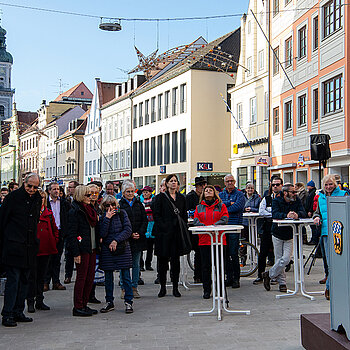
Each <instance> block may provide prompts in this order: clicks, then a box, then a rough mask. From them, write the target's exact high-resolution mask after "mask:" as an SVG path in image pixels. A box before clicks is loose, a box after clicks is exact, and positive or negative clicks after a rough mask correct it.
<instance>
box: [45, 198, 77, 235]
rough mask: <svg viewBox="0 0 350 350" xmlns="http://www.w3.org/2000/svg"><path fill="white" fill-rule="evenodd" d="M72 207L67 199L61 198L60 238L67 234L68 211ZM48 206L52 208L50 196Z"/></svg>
mask: <svg viewBox="0 0 350 350" xmlns="http://www.w3.org/2000/svg"><path fill="white" fill-rule="evenodd" d="M70 207H71V204H70V203H69V202H68V201H67V200H66V199H62V198H61V199H60V226H61V228H60V230H59V235H60V237H59V238H60V239H64V238H65V237H66V235H67V231H68V212H69V209H70ZM47 208H48V209H49V210H52V209H51V204H50V201H49V198H48V199H47Z"/></svg>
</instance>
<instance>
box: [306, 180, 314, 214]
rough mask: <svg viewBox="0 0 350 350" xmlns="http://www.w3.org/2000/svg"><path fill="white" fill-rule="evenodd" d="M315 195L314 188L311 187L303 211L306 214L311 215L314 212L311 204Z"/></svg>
mask: <svg viewBox="0 0 350 350" xmlns="http://www.w3.org/2000/svg"><path fill="white" fill-rule="evenodd" d="M315 195H316V188H315V187H313V188H312V189H311V190H310V191H309V192H308V195H307V198H306V202H305V211H306V214H308V213H311V214H312V213H313V212H314V211H315V210H314V209H313V203H314V198H315Z"/></svg>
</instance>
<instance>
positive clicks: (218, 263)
mask: <svg viewBox="0 0 350 350" xmlns="http://www.w3.org/2000/svg"><path fill="white" fill-rule="evenodd" d="M242 229H243V226H241V225H218V226H196V227H190V228H189V230H191V231H192V232H193V233H194V234H208V235H210V240H211V249H210V254H211V261H212V264H211V277H212V293H213V306H212V308H211V309H210V310H205V311H190V312H189V313H188V314H189V316H194V315H205V314H211V313H214V312H215V309H217V315H218V316H217V317H218V320H219V321H221V319H222V313H223V311H226V312H227V313H231V314H245V315H250V311H249V310H246V311H240V310H229V309H228V308H227V307H226V305H225V300H224V299H225V272H224V245H223V242H222V236H223V235H224V234H226V233H235V234H237V232H240V231H241V230H242ZM219 231H223V232H219ZM214 236H215V242H214ZM214 249H215V254H216V255H215V256H214ZM214 258H215V263H214ZM215 267H217V268H215ZM219 267H220V269H219ZM220 272H221V284H220V283H218V281H219V280H220Z"/></svg>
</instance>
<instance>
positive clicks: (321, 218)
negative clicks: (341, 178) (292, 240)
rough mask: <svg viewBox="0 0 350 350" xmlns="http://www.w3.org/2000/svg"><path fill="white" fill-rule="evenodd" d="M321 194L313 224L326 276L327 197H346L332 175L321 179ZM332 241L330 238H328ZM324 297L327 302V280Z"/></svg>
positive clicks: (328, 262)
mask: <svg viewBox="0 0 350 350" xmlns="http://www.w3.org/2000/svg"><path fill="white" fill-rule="evenodd" d="M322 190H323V191H322V192H320V193H319V197H318V203H317V209H316V211H315V212H314V215H313V219H314V224H315V225H317V226H321V241H322V244H323V249H324V254H325V257H326V261H327V265H328V275H329V273H330V271H331V266H330V260H329V246H328V222H327V197H328V196H339V197H341V196H346V195H347V193H346V192H345V191H343V190H341V189H340V188H339V187H338V184H337V180H336V177H335V176H334V175H333V174H329V175H326V176H325V177H324V178H323V179H322ZM330 239H332V237H331V238H330ZM325 297H326V299H327V300H329V298H330V296H329V278H327V281H326V290H325Z"/></svg>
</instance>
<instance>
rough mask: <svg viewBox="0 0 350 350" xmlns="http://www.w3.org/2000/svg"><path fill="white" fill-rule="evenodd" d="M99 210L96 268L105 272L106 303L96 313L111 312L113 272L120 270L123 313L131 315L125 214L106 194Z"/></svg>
mask: <svg viewBox="0 0 350 350" xmlns="http://www.w3.org/2000/svg"><path fill="white" fill-rule="evenodd" d="M101 210H102V212H103V214H102V215H101V217H100V237H101V254H100V269H101V270H103V271H104V272H105V291H106V302H107V304H106V306H105V307H104V308H102V309H101V310H100V311H101V312H102V313H106V312H109V311H112V310H114V296H113V290H114V281H113V279H114V278H113V272H114V271H115V270H120V275H121V277H122V278H123V282H124V286H125V295H124V304H125V312H126V313H132V312H133V308H132V304H133V292H132V286H131V277H130V268H131V267H132V258H131V250H130V245H129V238H130V236H131V234H132V229H131V224H130V221H129V218H128V215H127V213H126V212H125V211H124V210H122V209H120V208H119V204H118V202H117V200H116V199H115V197H114V196H110V195H108V196H106V197H104V199H103V201H102V203H101ZM118 245H119V247H118ZM122 246H124V249H121V250H122V251H119V250H120V248H121V247H122ZM117 247H118V249H117ZM116 252H118V255H116Z"/></svg>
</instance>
